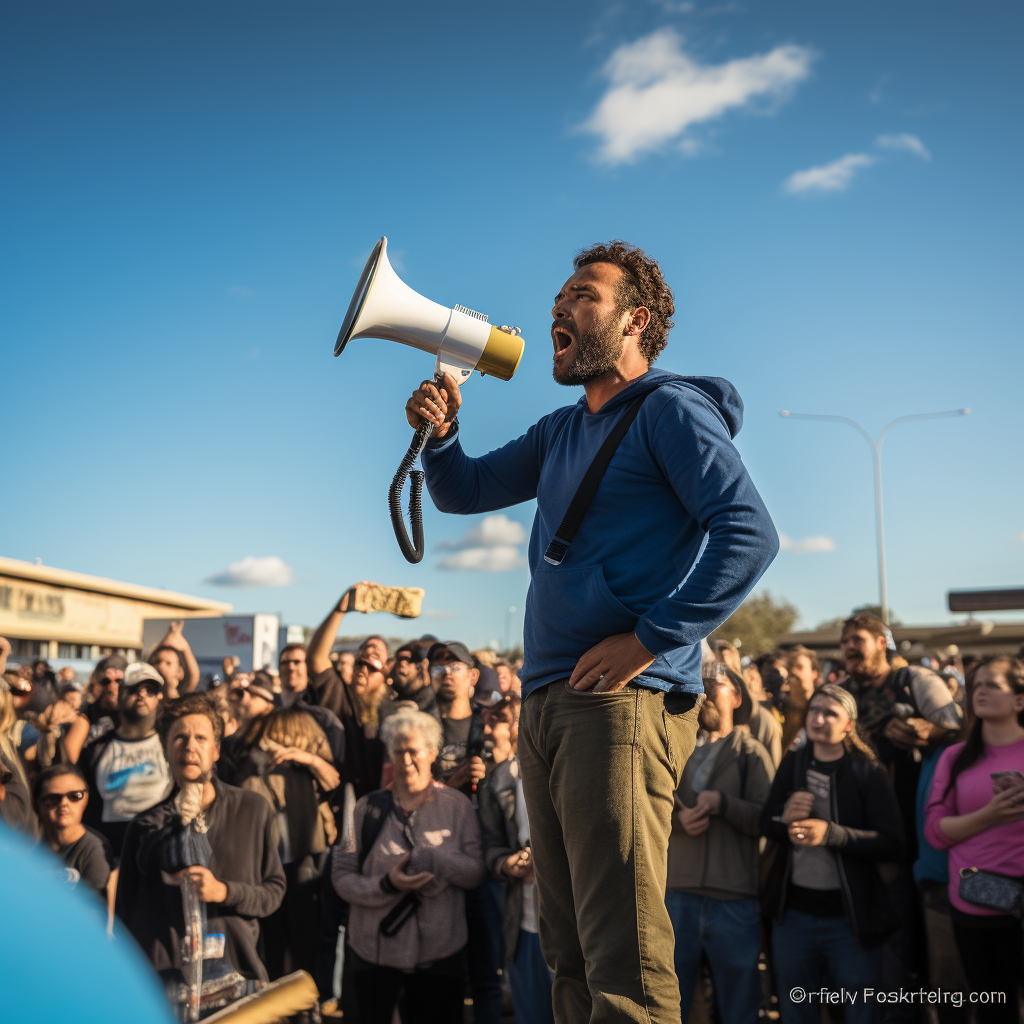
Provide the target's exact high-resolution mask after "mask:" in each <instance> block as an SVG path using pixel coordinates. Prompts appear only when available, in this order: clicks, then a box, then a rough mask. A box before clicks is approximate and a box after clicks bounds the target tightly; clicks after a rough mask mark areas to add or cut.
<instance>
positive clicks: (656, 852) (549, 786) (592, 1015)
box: [519, 680, 703, 1024]
mask: <svg viewBox="0 0 1024 1024" xmlns="http://www.w3.org/2000/svg"><path fill="white" fill-rule="evenodd" d="M702 701H703V695H699V696H696V697H695V696H692V695H689V694H684V695H680V694H665V693H662V692H659V691H654V690H646V689H642V688H640V687H635V686H627V687H625V688H624V689H622V690H619V691H617V692H615V693H586V692H578V691H576V690H571V689H569V687H568V680H562V681H560V682H555V683H550V684H549V685H548V686H544V687H541V688H539V689H537V690H535V691H534V692H533V693H531V694H530V696H529V697H527V699H526V701H525V702H524V703H523V710H522V718H521V722H520V727H519V760H520V763H521V765H522V771H523V790H524V793H525V795H526V806H527V810H528V812H529V816H530V842H531V845H532V847H533V851H534V858H535V863H536V871H537V889H538V893H539V896H540V940H541V947H542V949H543V950H544V956H545V958H546V960H547V962H548V965H549V966H550V967H551V968H552V969H553V970H554V972H555V979H554V986H553V990H552V1001H553V1004H554V1011H555V1020H556V1021H557V1022H558V1024H590V1022H593V1024H606V1022H611V1021H615V1022H619V1021H637V1022H644V1024H678V1022H679V1019H680V1012H679V986H678V983H677V981H676V975H675V971H674V969H673V966H672V956H673V949H674V945H675V937H674V935H673V932H672V924H671V922H670V921H669V916H668V911H667V910H666V909H665V880H666V873H667V863H668V839H669V832H670V829H671V820H672V795H673V793H674V792H675V790H676V787H677V786H678V785H679V779H680V776H681V775H682V771H683V766H684V765H685V764H686V759H687V758H688V757H689V756H690V754H691V753H692V751H693V748H694V744H695V741H696V736H697V712H698V710H699V707H700V704H701V702H702Z"/></svg>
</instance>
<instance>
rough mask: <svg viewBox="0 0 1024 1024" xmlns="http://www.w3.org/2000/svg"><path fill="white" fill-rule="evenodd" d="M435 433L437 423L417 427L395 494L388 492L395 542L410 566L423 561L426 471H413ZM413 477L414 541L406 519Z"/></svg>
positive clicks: (411, 511)
mask: <svg viewBox="0 0 1024 1024" xmlns="http://www.w3.org/2000/svg"><path fill="white" fill-rule="evenodd" d="M433 433H434V424H433V423H424V424H422V425H421V426H419V427H417V429H416V433H415V434H414V435H413V439H412V444H411V445H409V450H408V451H407V452H406V453H405V458H404V459H402V464H401V465H400V466H399V467H398V472H397V473H395V478H394V479H393V480H392V481H391V490H390V491H388V506H389V508H390V509H391V525H392V526H393V527H394V528H395V539H396V540H397V541H398V546H399V547H400V548H401V549H402V554H403V555H405V560H406V561H407V562H412V563H413V564H414V565H415V563H416V562H419V561H420V560H421V559H422V558H423V470H421V469H413V468H412V467H413V466H414V465H415V464H416V460H417V459H418V458H419V457H420V455H421V454H422V452H423V449H424V448H425V447H426V446H427V441H429V440H430V437H431V435H432V434H433ZM410 472H411V474H412V478H411V480H410V483H409V520H410V521H411V523H412V539H411V540H410V539H409V533H408V531H407V530H406V528H405V520H404V519H403V518H402V491H403V490H404V489H405V481H406V479H407V478H408V477H409V476H410Z"/></svg>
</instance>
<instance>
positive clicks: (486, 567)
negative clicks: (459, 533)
mask: <svg viewBox="0 0 1024 1024" xmlns="http://www.w3.org/2000/svg"><path fill="white" fill-rule="evenodd" d="M525 543H526V529H525V528H524V527H523V524H522V523H517V522H516V521H515V520H514V519H509V517H508V516H507V515H505V513H504V512H498V513H496V514H494V515H490V516H484V517H483V519H481V520H480V522H479V524H478V525H477V526H473V527H470V529H468V530H467V531H466V535H465V536H464V537H463V538H462V540H459V541H450V540H449V541H442V542H441V543H440V544H438V545H437V546H438V548H440V549H441V550H443V551H452V552H454V554H451V555H448V556H446V557H445V558H442V559H441V561H440V562H438V563H437V568H438V569H462V570H468V571H471V572H508V571H509V570H510V569H520V568H522V567H523V566H524V565H526V559H525V558H523V556H522V555H521V554H520V553H519V547H518V545H520V544H525Z"/></svg>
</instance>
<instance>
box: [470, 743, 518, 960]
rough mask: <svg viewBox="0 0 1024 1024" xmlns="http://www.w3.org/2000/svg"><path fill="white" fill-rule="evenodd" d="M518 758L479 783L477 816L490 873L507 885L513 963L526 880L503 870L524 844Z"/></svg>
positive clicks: (507, 946)
mask: <svg viewBox="0 0 1024 1024" xmlns="http://www.w3.org/2000/svg"><path fill="white" fill-rule="evenodd" d="M519 770H520V769H519V761H518V759H517V758H514V757H512V758H509V759H508V760H507V761H502V762H501V763H500V764H498V765H496V766H495V768H494V770H493V771H492V772H491V773H490V775H488V776H487V778H486V779H484V781H483V782H481V783H480V785H479V786H478V787H477V817H478V818H479V821H480V839H481V841H482V843H483V848H484V864H485V865H486V866H487V874H488V875H490V876H491V877H492V878H495V879H497V880H498V881H499V882H501V883H502V885H504V887H505V902H504V919H503V928H504V933H505V960H506V962H508V963H511V962H512V960H513V959H514V958H515V955H516V946H517V945H518V944H519V922H520V920H521V919H522V916H523V883H522V881H521V880H520V879H518V878H510V877H509V876H508V875H506V874H505V872H504V871H502V870H501V866H502V864H504V863H505V861H506V860H508V858H509V857H511V856H512V854H513V853H518V852H519V851H520V850H521V849H522V848H523V847H522V844H521V843H520V842H519V822H518V821H517V820H516V779H517V778H518V773H519Z"/></svg>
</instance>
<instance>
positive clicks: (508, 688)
mask: <svg viewBox="0 0 1024 1024" xmlns="http://www.w3.org/2000/svg"><path fill="white" fill-rule="evenodd" d="M494 671H495V672H497V673H498V684H499V685H500V687H501V692H502V693H518V692H519V677H518V676H517V675H516V674H515V672H513V671H512V666H511V664H510V663H509V661H508V659H506V658H499V659H498V660H497V661H496V662H495V663H494Z"/></svg>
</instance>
